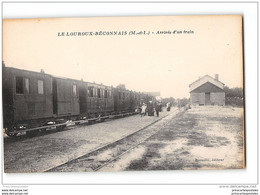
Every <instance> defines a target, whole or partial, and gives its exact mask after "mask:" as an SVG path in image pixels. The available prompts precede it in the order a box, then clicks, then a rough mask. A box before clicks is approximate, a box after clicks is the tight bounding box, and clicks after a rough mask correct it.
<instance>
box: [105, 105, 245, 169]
mask: <svg viewBox="0 0 260 195" xmlns="http://www.w3.org/2000/svg"><path fill="white" fill-rule="evenodd" d="M167 118H168V117H167ZM169 120H170V122H169V123H168V124H167V125H166V126H164V127H163V128H161V129H160V130H159V131H158V132H157V133H156V134H154V135H153V136H152V137H151V138H149V139H148V140H146V141H145V142H144V143H143V144H141V145H139V146H138V147H136V148H135V149H133V150H131V151H129V152H128V153H126V154H125V155H124V156H121V157H120V158H119V159H118V160H117V161H115V162H114V163H111V164H110V165H109V166H106V167H103V168H102V169H100V171H125V170H127V171H133V170H135V171H136V170H176V169H178V170H179V169H181V170H187V169H240V168H244V164H245V163H244V148H243V146H244V142H243V140H244V139H243V138H244V130H243V109H241V108H233V107H214V106H208V107H193V108H192V109H190V110H188V111H186V112H180V113H178V114H177V115H176V116H174V117H171V118H169ZM157 125H158V124H157ZM149 128H153V126H151V127H149ZM158 128H160V127H158Z"/></svg>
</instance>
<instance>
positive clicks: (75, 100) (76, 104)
mask: <svg viewBox="0 0 260 195" xmlns="http://www.w3.org/2000/svg"><path fill="white" fill-rule="evenodd" d="M77 91H78V85H76V84H72V108H73V114H74V115H77V114H79V111H80V110H79V97H78V92H77Z"/></svg>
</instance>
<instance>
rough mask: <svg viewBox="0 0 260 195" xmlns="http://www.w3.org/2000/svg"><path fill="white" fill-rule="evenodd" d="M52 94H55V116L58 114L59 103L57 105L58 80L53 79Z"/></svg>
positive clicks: (53, 102)
mask: <svg viewBox="0 0 260 195" xmlns="http://www.w3.org/2000/svg"><path fill="white" fill-rule="evenodd" d="M52 93H53V101H52V104H53V114H57V111H58V103H57V80H56V79H52Z"/></svg>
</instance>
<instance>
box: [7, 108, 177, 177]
mask: <svg viewBox="0 0 260 195" xmlns="http://www.w3.org/2000/svg"><path fill="white" fill-rule="evenodd" d="M175 111H176V108H173V109H172V110H171V111H170V112H167V111H166V110H165V109H164V110H163V112H160V117H156V116H145V117H140V115H134V116H129V117H126V118H121V119H116V120H111V121H106V122H102V123H98V124H94V125H88V126H79V127H76V128H73V129H69V130H64V131H61V132H57V133H52V134H48V135H44V136H39V137H34V138H28V139H26V140H23V141H17V142H7V143H5V145H4V171H5V173H29V172H44V171H46V170H48V169H51V168H53V167H56V166H58V165H60V164H63V163H65V162H67V161H69V160H72V159H75V158H78V157H80V156H82V155H84V154H86V153H88V152H90V151H92V150H95V149H96V148H99V147H101V146H103V145H106V144H108V143H111V142H114V141H116V140H118V139H120V138H122V137H124V136H126V135H128V134H131V133H133V132H135V131H138V130H140V129H142V128H145V127H146V126H148V125H150V124H152V123H154V122H156V121H158V120H160V119H161V118H163V117H165V116H167V115H169V114H171V113H173V112H175Z"/></svg>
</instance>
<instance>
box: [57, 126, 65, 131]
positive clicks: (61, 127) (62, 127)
mask: <svg viewBox="0 0 260 195" xmlns="http://www.w3.org/2000/svg"><path fill="white" fill-rule="evenodd" d="M65 127H66V125H61V126H58V127H56V129H57V130H58V131H62V130H63V129H64V128H65Z"/></svg>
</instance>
